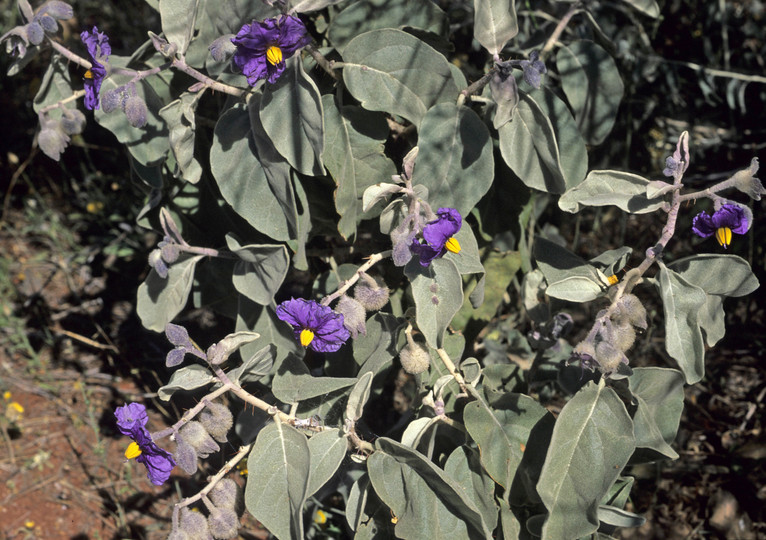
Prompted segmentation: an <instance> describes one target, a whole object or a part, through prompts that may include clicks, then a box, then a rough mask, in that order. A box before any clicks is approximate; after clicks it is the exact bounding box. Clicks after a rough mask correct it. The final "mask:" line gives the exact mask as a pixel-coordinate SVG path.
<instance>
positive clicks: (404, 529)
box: [367, 437, 491, 540]
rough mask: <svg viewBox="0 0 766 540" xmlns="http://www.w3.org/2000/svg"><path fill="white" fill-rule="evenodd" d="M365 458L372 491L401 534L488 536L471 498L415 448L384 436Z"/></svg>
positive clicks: (418, 536)
mask: <svg viewBox="0 0 766 540" xmlns="http://www.w3.org/2000/svg"><path fill="white" fill-rule="evenodd" d="M375 446H376V447H377V451H376V452H374V453H373V454H372V455H371V456H370V457H369V459H368V460H367V471H368V474H369V475H370V481H371V483H372V486H373V488H375V492H376V493H377V494H378V496H379V497H380V498H381V500H382V501H383V502H384V503H385V504H386V505H388V506H389V507H390V508H391V510H392V511H393V513H394V515H396V517H397V518H398V522H397V524H396V529H395V533H396V536H397V537H399V538H450V539H455V540H458V539H463V538H464V539H475V538H491V534H490V532H489V530H488V529H487V526H486V524H485V523H484V520H483V519H482V516H481V514H480V513H479V511H478V509H477V508H476V505H475V504H474V502H473V500H472V499H469V498H467V497H466V495H465V494H464V492H463V490H462V488H461V487H459V486H458V485H457V484H456V483H455V482H454V481H453V480H452V479H450V478H449V477H448V476H447V475H446V474H444V471H442V470H441V469H439V468H438V467H436V465H434V464H433V463H431V462H430V461H429V460H427V459H426V458H425V457H424V456H423V455H422V454H420V453H419V452H415V451H414V450H412V449H410V448H408V447H406V446H404V445H401V444H399V443H397V442H396V441H392V440H391V439H387V438H385V437H381V438H379V439H378V440H377V441H375Z"/></svg>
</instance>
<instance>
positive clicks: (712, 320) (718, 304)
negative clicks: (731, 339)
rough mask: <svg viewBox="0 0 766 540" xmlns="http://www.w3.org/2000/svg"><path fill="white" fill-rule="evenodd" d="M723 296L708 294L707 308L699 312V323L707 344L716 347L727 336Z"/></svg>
mask: <svg viewBox="0 0 766 540" xmlns="http://www.w3.org/2000/svg"><path fill="white" fill-rule="evenodd" d="M723 298H724V297H723V296H718V295H716V294H708V295H707V300H706V301H705V306H704V307H703V308H702V309H701V310H700V311H699V314H698V319H697V322H698V323H699V325H700V328H701V329H702V331H703V332H704V333H705V343H707V345H708V347H712V346H714V345H715V344H716V343H718V342H719V341H721V340H722V339H723V336H725V335H726V313H724V311H723Z"/></svg>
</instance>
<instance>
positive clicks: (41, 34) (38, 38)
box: [26, 21, 45, 45]
mask: <svg viewBox="0 0 766 540" xmlns="http://www.w3.org/2000/svg"><path fill="white" fill-rule="evenodd" d="M26 29H27V39H29V42H30V43H31V44H32V45H39V44H40V43H42V42H43V39H45V30H43V27H42V26H41V25H40V23H39V22H37V21H32V22H31V23H29V24H28V25H27V28H26Z"/></svg>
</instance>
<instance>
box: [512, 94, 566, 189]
mask: <svg viewBox="0 0 766 540" xmlns="http://www.w3.org/2000/svg"><path fill="white" fill-rule="evenodd" d="M519 94H520V95H519V97H520V99H519V104H518V105H517V107H516V113H515V114H514V116H513V120H511V121H510V122H508V123H507V124H505V125H503V127H501V128H500V129H499V130H498V135H499V136H500V153H501V154H502V156H503V159H504V160H505V162H506V163H507V164H508V166H509V167H510V168H511V170H512V171H513V172H514V173H516V176H518V177H519V178H520V179H521V181H522V182H524V184H526V185H527V186H528V187H531V188H534V189H539V190H540V191H546V192H548V193H554V194H558V193H563V192H564V190H566V188H567V185H566V180H565V179H564V176H563V173H562V171H561V155H560V152H559V146H558V143H557V142H556V134H555V133H554V131H553V126H552V124H551V121H550V120H549V118H548V116H546V114H545V113H544V112H543V110H542V109H541V108H540V106H539V105H538V104H537V102H536V101H535V100H534V99H533V98H531V97H530V96H529V95H528V94H526V93H524V92H520V93H519Z"/></svg>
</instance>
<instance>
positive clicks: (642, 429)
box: [628, 368, 684, 459]
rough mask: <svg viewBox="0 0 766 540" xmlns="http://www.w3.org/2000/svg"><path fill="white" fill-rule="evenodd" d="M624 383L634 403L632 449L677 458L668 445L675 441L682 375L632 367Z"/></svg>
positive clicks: (682, 384) (681, 409) (681, 406)
mask: <svg viewBox="0 0 766 540" xmlns="http://www.w3.org/2000/svg"><path fill="white" fill-rule="evenodd" d="M628 384H629V385H630V391H631V392H632V393H633V396H634V397H635V398H636V401H637V402H638V408H637V409H636V412H635V414H634V415H633V426H634V433H635V436H636V447H638V448H650V449H652V450H656V451H657V452H659V453H660V454H662V455H664V456H666V457H668V458H670V459H677V458H678V454H677V453H676V451H675V450H673V449H672V448H671V447H670V443H672V442H673V441H674V440H675V438H676V433H677V432H678V425H679V424H680V422H681V413H682V412H683V409H684V378H683V375H682V374H681V373H680V372H679V371H676V370H675V369H663V368H634V369H633V375H631V376H630V377H628Z"/></svg>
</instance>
